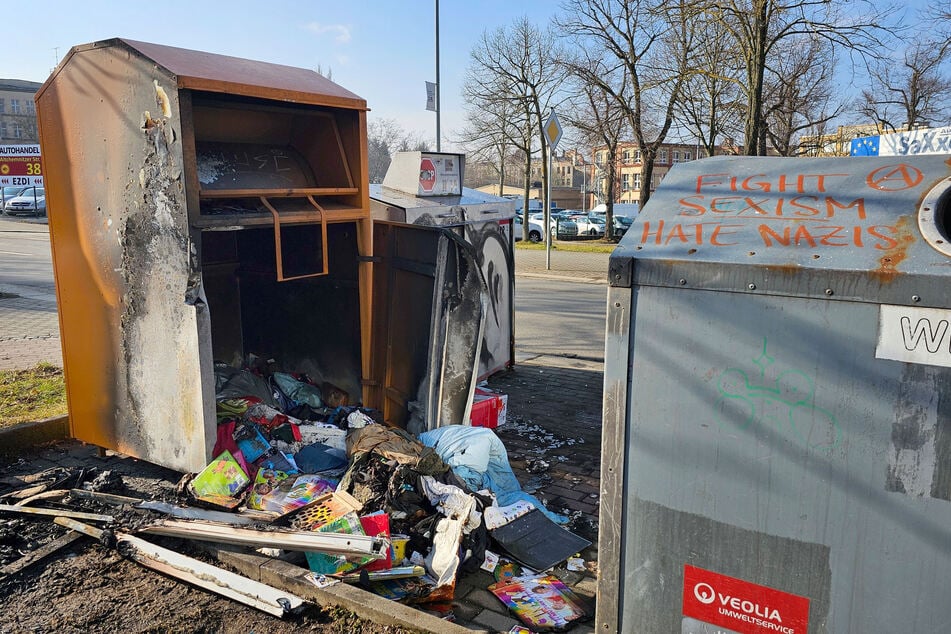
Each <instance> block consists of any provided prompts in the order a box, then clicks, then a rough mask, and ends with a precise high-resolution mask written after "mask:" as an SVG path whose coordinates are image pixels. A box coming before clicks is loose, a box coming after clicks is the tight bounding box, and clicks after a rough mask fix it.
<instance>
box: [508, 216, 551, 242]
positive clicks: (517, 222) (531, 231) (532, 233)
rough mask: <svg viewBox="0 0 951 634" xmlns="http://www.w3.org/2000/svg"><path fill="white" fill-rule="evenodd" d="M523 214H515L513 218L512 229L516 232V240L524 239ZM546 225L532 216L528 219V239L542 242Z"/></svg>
mask: <svg viewBox="0 0 951 634" xmlns="http://www.w3.org/2000/svg"><path fill="white" fill-rule="evenodd" d="M522 226H523V225H522V214H515V217H514V218H513V219H512V231H513V232H514V233H515V240H516V241H518V240H521V239H522ZM543 226H544V225H542V223H540V222H537V221H535V220H533V219H532V218H531V217H529V219H528V240H529V242H541V241H542V237H543V236H544V235H545V232H544V229H543V228H542V227H543Z"/></svg>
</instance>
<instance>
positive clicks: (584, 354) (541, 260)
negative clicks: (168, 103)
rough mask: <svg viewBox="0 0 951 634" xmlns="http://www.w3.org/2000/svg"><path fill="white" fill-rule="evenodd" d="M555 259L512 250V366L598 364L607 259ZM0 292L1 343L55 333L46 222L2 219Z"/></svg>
mask: <svg viewBox="0 0 951 634" xmlns="http://www.w3.org/2000/svg"><path fill="white" fill-rule="evenodd" d="M552 255H553V257H552V259H551V269H548V268H546V266H545V264H546V263H545V254H544V252H542V251H526V250H522V249H516V251H515V263H516V282H515V350H516V362H517V363H518V362H521V361H525V360H526V359H532V358H535V357H537V356H539V355H555V356H561V357H566V358H577V359H585V360H591V361H603V359H604V323H605V309H606V293H607V286H606V285H605V284H604V283H603V280H604V279H605V277H606V270H607V259H608V256H607V254H604V253H574V252H563V253H553V254H552ZM0 292H7V293H13V294H16V295H18V296H19V299H17V300H7V304H8V305H7V306H6V308H4V307H3V306H0V309H2V310H0V312H2V311H3V310H5V311H6V312H8V313H10V314H9V315H6V317H7V318H9V321H6V326H4V324H0V339H4V338H22V337H36V336H41V337H45V336H48V335H49V334H51V333H55V332H56V331H57V330H58V328H57V323H56V318H55V301H56V297H55V284H54V281H53V267H52V259H51V254H50V242H49V232H48V229H47V225H46V224H45V222H44V221H43V219H26V218H17V219H10V218H6V217H0ZM30 300H38V301H42V303H43V304H44V306H39V307H38V306H35V305H33V304H29V303H28V302H29V301H30ZM11 302H12V303H11ZM13 303H17V305H16V306H14V305H13ZM20 304H23V306H21V305H20ZM47 305H48V308H46V306H47ZM40 309H42V310H40ZM17 311H20V312H17ZM50 311H52V313H50ZM18 315H19V317H18ZM14 326H15V327H14ZM40 331H42V332H40ZM54 343H55V342H54ZM30 361H35V360H33V359H31V360H30Z"/></svg>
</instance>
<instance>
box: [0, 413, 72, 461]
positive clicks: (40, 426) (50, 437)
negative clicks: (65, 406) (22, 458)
mask: <svg viewBox="0 0 951 634" xmlns="http://www.w3.org/2000/svg"><path fill="white" fill-rule="evenodd" d="M66 438H69V415H65V416H55V417H53V418H47V419H44V420H38V421H35V422H32V423H22V424H19V425H11V426H10V427H6V428H4V429H0V454H2V455H5V456H7V455H10V454H14V453H17V452H19V451H22V450H24V449H28V448H30V447H33V446H35V445H42V444H45V443H49V442H53V441H56V440H64V439H66Z"/></svg>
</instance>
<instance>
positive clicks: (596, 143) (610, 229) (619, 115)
mask: <svg viewBox="0 0 951 634" xmlns="http://www.w3.org/2000/svg"><path fill="white" fill-rule="evenodd" d="M564 65H565V68H566V70H567V71H568V72H569V73H570V76H571V77H572V81H571V90H572V97H571V98H570V100H569V109H568V115H567V116H566V117H565V119H566V122H567V123H568V125H570V126H571V127H573V128H574V129H575V130H576V131H577V137H578V140H579V141H580V142H581V143H584V144H586V145H587V146H588V147H592V148H594V147H603V148H605V152H606V154H607V156H606V160H605V161H604V163H603V164H602V165H603V166H604V168H605V169H606V171H607V177H606V178H605V179H604V181H605V189H606V191H605V192H604V194H605V201H606V202H605V207H606V213H605V221H604V237H605V238H607V239H611V238H613V237H614V197H615V194H614V192H615V189H616V188H617V172H616V169H615V167H616V166H617V153H618V145H619V143H620V142H621V139H622V136H623V135H624V133H625V131H626V129H627V120H626V118H625V116H624V112H623V111H622V110H621V108H620V107H619V106H618V104H617V101H616V100H615V99H614V98H613V97H612V95H611V94H609V93H608V92H606V91H605V90H604V89H603V88H602V87H601V86H600V85H599V84H595V83H591V82H589V81H587V80H586V78H587V77H589V76H591V75H599V76H602V77H604V76H605V75H606V74H607V72H608V71H607V69H606V68H604V66H603V64H602V62H601V60H599V59H591V58H590V57H588V56H587V55H586V54H585V53H584V52H582V53H581V54H580V56H579V57H578V58H577V59H574V60H570V61H566V62H564ZM595 164H596V165H597V167H598V168H599V169H600V168H602V165H598V162H597V160H596V161H595Z"/></svg>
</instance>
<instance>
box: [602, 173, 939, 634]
mask: <svg viewBox="0 0 951 634" xmlns="http://www.w3.org/2000/svg"><path fill="white" fill-rule="evenodd" d="M949 184H951V179H949V164H948V162H947V157H939V156H931V157H923V156H922V157H889V158H886V157H875V158H848V159H814V160H812V159H810V160H807V159H781V158H734V157H730V158H726V157H723V158H714V159H707V160H701V161H694V162H691V163H687V164H683V165H680V166H678V167H676V168H675V169H674V170H673V171H672V172H671V173H670V174H669V175H668V176H667V178H666V179H665V180H664V183H663V185H662V186H661V187H660V188H659V189H658V191H657V193H656V194H655V195H654V197H652V198H651V201H650V203H649V204H648V205H647V206H646V208H645V209H644V211H643V213H641V214H640V216H639V217H638V219H637V221H636V222H635V224H634V226H632V227H631V229H630V230H629V231H628V232H627V234H626V235H625V237H624V239H623V240H622V242H621V244H620V245H619V246H618V248H617V249H616V251H615V252H614V254H613V255H612V258H611V265H610V284H611V287H610V292H609V296H608V310H607V315H608V324H607V341H606V355H605V359H606V360H605V390H604V430H603V462H602V465H603V466H602V501H601V522H600V550H599V559H600V561H601V562H602V564H601V569H600V579H599V588H598V590H599V591H598V628H597V629H598V630H599V631H613V632H657V633H660V632H665V633H666V632H684V633H688V632H689V633H694V632H697V633H700V632H741V633H746V632H785V633H787V634H791V633H793V632H795V634H800V633H805V632H811V633H818V632H835V633H846V632H850V633H856V634H858V633H864V632H938V631H946V630H947V628H948V624H949V623H951V602H949V601H948V600H947V598H946V596H945V587H946V580H947V579H949V578H951V548H949V543H951V369H949V367H951V326H949V324H951V293H949V292H948V288H949V284H948V282H949V276H951V258H949V253H951V251H949V249H948V242H949V233H948V232H949V228H951V211H949V208H951V200H949V198H951V195H949V194H948V193H946V192H947V191H948V187H949Z"/></svg>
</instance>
